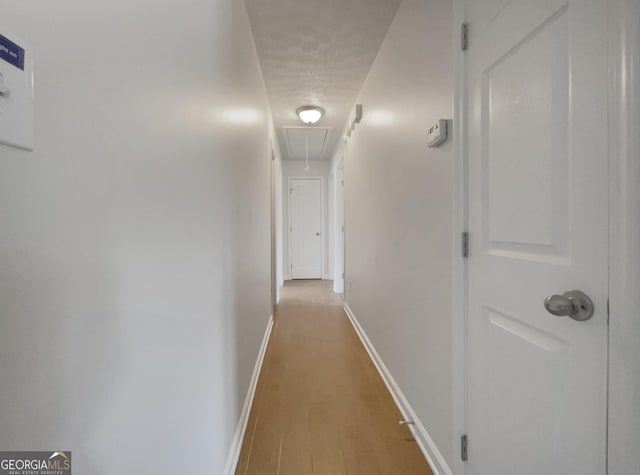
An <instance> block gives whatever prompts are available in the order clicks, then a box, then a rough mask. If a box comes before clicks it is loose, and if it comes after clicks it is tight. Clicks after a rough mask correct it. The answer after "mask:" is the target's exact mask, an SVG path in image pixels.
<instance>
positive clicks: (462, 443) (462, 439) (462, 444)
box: [460, 434, 469, 462]
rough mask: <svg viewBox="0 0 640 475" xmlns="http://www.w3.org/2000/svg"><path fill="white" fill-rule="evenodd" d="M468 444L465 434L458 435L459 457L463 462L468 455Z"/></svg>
mask: <svg viewBox="0 0 640 475" xmlns="http://www.w3.org/2000/svg"><path fill="white" fill-rule="evenodd" d="M468 444H469V438H468V437H467V434H463V435H462V437H460V458H461V459H462V461H463V462H466V461H467V458H468V456H469V455H468V453H467V447H468Z"/></svg>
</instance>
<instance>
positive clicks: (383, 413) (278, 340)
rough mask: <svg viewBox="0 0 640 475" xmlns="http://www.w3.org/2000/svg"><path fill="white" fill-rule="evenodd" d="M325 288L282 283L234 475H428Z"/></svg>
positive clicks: (323, 284)
mask: <svg viewBox="0 0 640 475" xmlns="http://www.w3.org/2000/svg"><path fill="white" fill-rule="evenodd" d="M401 418H402V416H401V414H400V412H399V411H398V409H397V407H396V406H395V404H394V402H393V399H392V398H391V395H390V394H389V392H388V391H387V388H386V386H385V385H384V382H383V381H382V379H381V378H380V375H379V374H378V372H377V370H376V368H375V366H374V365H373V363H372V361H371V359H370V358H369V355H368V354H367V352H366V350H365V349H364V347H363V346H362V343H361V342H360V340H359V339H358V336H357V334H356V333H355V331H354V329H353V327H352V326H351V323H350V322H349V320H348V318H347V316H346V315H345V313H344V310H343V309H342V302H341V300H340V298H339V297H338V296H337V295H335V294H334V293H333V292H332V291H331V283H330V282H328V281H324V282H323V281H288V282H287V283H286V285H285V287H284V288H283V294H282V299H281V303H280V304H279V305H278V306H277V308H276V312H275V315H274V326H273V331H272V334H271V339H270V341H269V346H268V348H267V352H266V355H265V360H264V364H263V367H262V373H261V375H260V379H259V381H258V386H257V389H256V396H255V400H254V403H253V408H252V410H251V414H250V417H249V423H248V425H247V431H246V434H245V438H244V442H243V447H242V451H241V453H240V460H239V463H238V467H237V469H236V475H249V474H254V475H258V474H261V475H262V474H264V475H306V474H315V475H334V474H335V475H338V474H354V475H355V474H363V475H374V474H380V475H403V474H407V475H421V474H425V475H432V472H431V470H430V469H429V466H428V464H427V462H426V461H425V459H424V457H423V455H422V453H421V452H420V449H419V448H418V445H417V444H416V442H415V440H414V439H413V437H412V435H411V432H409V430H408V429H407V428H406V427H405V426H401V425H399V424H398V421H399V420H400V419H401Z"/></svg>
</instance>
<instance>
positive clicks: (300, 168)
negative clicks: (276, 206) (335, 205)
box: [282, 160, 331, 279]
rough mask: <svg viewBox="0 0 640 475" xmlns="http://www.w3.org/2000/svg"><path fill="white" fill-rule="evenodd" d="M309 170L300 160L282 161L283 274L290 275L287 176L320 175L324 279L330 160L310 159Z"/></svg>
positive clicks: (327, 271) (327, 261)
mask: <svg viewBox="0 0 640 475" xmlns="http://www.w3.org/2000/svg"><path fill="white" fill-rule="evenodd" d="M309 166H310V170H309V172H306V171H305V169H304V168H305V162H304V161H302V160H283V161H282V174H283V176H282V183H283V193H282V198H283V200H282V210H283V215H282V222H283V227H282V228H283V230H284V233H283V245H284V253H283V254H284V256H283V262H284V275H285V278H287V279H289V278H290V275H291V264H290V262H289V235H290V233H289V211H288V210H289V189H288V186H289V177H300V176H321V177H322V207H323V210H322V220H323V229H322V235H323V246H324V260H323V261H322V278H323V279H326V278H328V275H329V239H328V236H329V225H328V222H329V213H328V209H329V205H328V202H329V201H328V196H329V172H330V168H331V162H329V161H328V160H312V161H310V162H309Z"/></svg>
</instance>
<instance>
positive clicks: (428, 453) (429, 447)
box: [344, 303, 453, 475]
mask: <svg viewBox="0 0 640 475" xmlns="http://www.w3.org/2000/svg"><path fill="white" fill-rule="evenodd" d="M344 310H345V312H346V314H347V316H348V317H349V320H351V324H352V325H353V328H354V329H355V330H356V333H357V334H358V336H359V337H360V341H362V344H363V345H364V347H365V349H366V350H367V353H369V356H370V357H371V360H372V361H373V364H374V365H375V366H376V368H377V369H378V372H379V373H380V376H381V377H382V380H383V381H384V383H385V384H386V385H387V389H388V390H389V392H390V393H391V396H392V397H393V400H394V401H395V403H396V406H398V409H399V410H400V413H402V417H403V418H404V419H405V420H408V421H413V422H414V424H413V425H407V427H408V428H409V430H410V431H411V433H412V434H413V437H414V438H415V439H416V442H417V443H418V447H420V450H422V453H423V454H424V456H425V458H426V459H427V462H429V465H430V466H431V470H433V473H434V475H453V472H452V471H451V469H450V468H449V466H448V465H447V462H446V461H445V459H444V457H443V456H442V454H441V453H440V451H439V450H438V447H436V444H435V443H434V442H433V439H432V438H431V436H430V435H429V433H428V432H427V429H425V427H424V426H423V425H422V422H420V419H418V416H417V415H416V413H415V411H414V410H413V408H412V407H411V405H410V404H409V401H407V398H406V397H405V396H404V394H403V393H402V391H401V390H400V387H399V386H398V384H397V383H396V381H395V379H393V376H391V373H390V372H389V370H388V369H387V367H386V366H385V364H384V362H383V361H382V358H380V355H378V352H377V351H376V349H375V348H374V346H373V344H372V343H371V341H370V340H369V337H367V334H366V333H365V332H364V330H363V329H362V327H361V326H360V323H359V322H358V320H357V319H356V317H355V315H354V314H353V312H352V311H351V309H350V308H349V305H347V304H346V303H345V304H344Z"/></svg>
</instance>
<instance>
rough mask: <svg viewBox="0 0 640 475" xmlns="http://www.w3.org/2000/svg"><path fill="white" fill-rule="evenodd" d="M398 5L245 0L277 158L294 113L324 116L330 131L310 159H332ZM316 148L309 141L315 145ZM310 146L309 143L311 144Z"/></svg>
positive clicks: (360, 0)
mask: <svg viewBox="0 0 640 475" xmlns="http://www.w3.org/2000/svg"><path fill="white" fill-rule="evenodd" d="M400 2H401V0H246V4H247V11H248V13H249V20H250V22H251V27H252V29H253V36H254V39H255V42H256V48H257V50H258V56H259V58H260V64H261V65H262V72H263V75H264V79H265V83H266V86H267V94H268V96H269V102H270V104H271V108H272V110H273V116H274V120H275V122H276V127H277V128H278V139H279V141H280V148H281V150H282V153H283V155H284V158H289V159H297V158H302V157H299V156H298V155H294V156H290V155H289V152H288V148H287V139H288V133H287V130H286V129H285V127H291V126H294V127H298V126H300V125H302V123H301V122H300V119H299V118H298V116H297V115H296V113H295V110H296V109H297V108H298V107H300V106H302V105H307V104H310V105H317V106H320V107H323V108H324V109H325V111H326V113H325V115H324V117H323V118H322V119H321V120H320V122H318V123H317V124H316V126H317V127H322V128H329V129H330V130H329V132H328V134H327V137H326V140H325V141H324V143H323V145H322V147H323V148H322V150H320V149H317V148H316V149H313V150H312V149H310V158H311V157H312V156H313V157H314V158H323V159H329V158H331V156H332V154H333V151H334V150H335V147H336V146H337V144H338V142H339V139H340V134H341V132H342V130H343V128H344V126H345V125H346V122H347V119H348V118H349V115H350V113H351V109H352V107H353V105H354V102H355V100H356V97H357V95H358V92H359V91H360V88H361V87H362V83H363V82H364V80H365V78H366V76H367V73H368V72H369V69H370V68H371V65H372V64H373V61H374V59H375V57H376V55H377V54H378V50H379V49H380V45H381V44H382V41H383V40H384V37H385V35H386V34H387V30H388V29H389V25H391V22H392V21H393V17H394V16H395V14H396V11H397V10H398V7H399V5H400ZM314 143H315V142H314ZM310 146H311V144H310Z"/></svg>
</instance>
